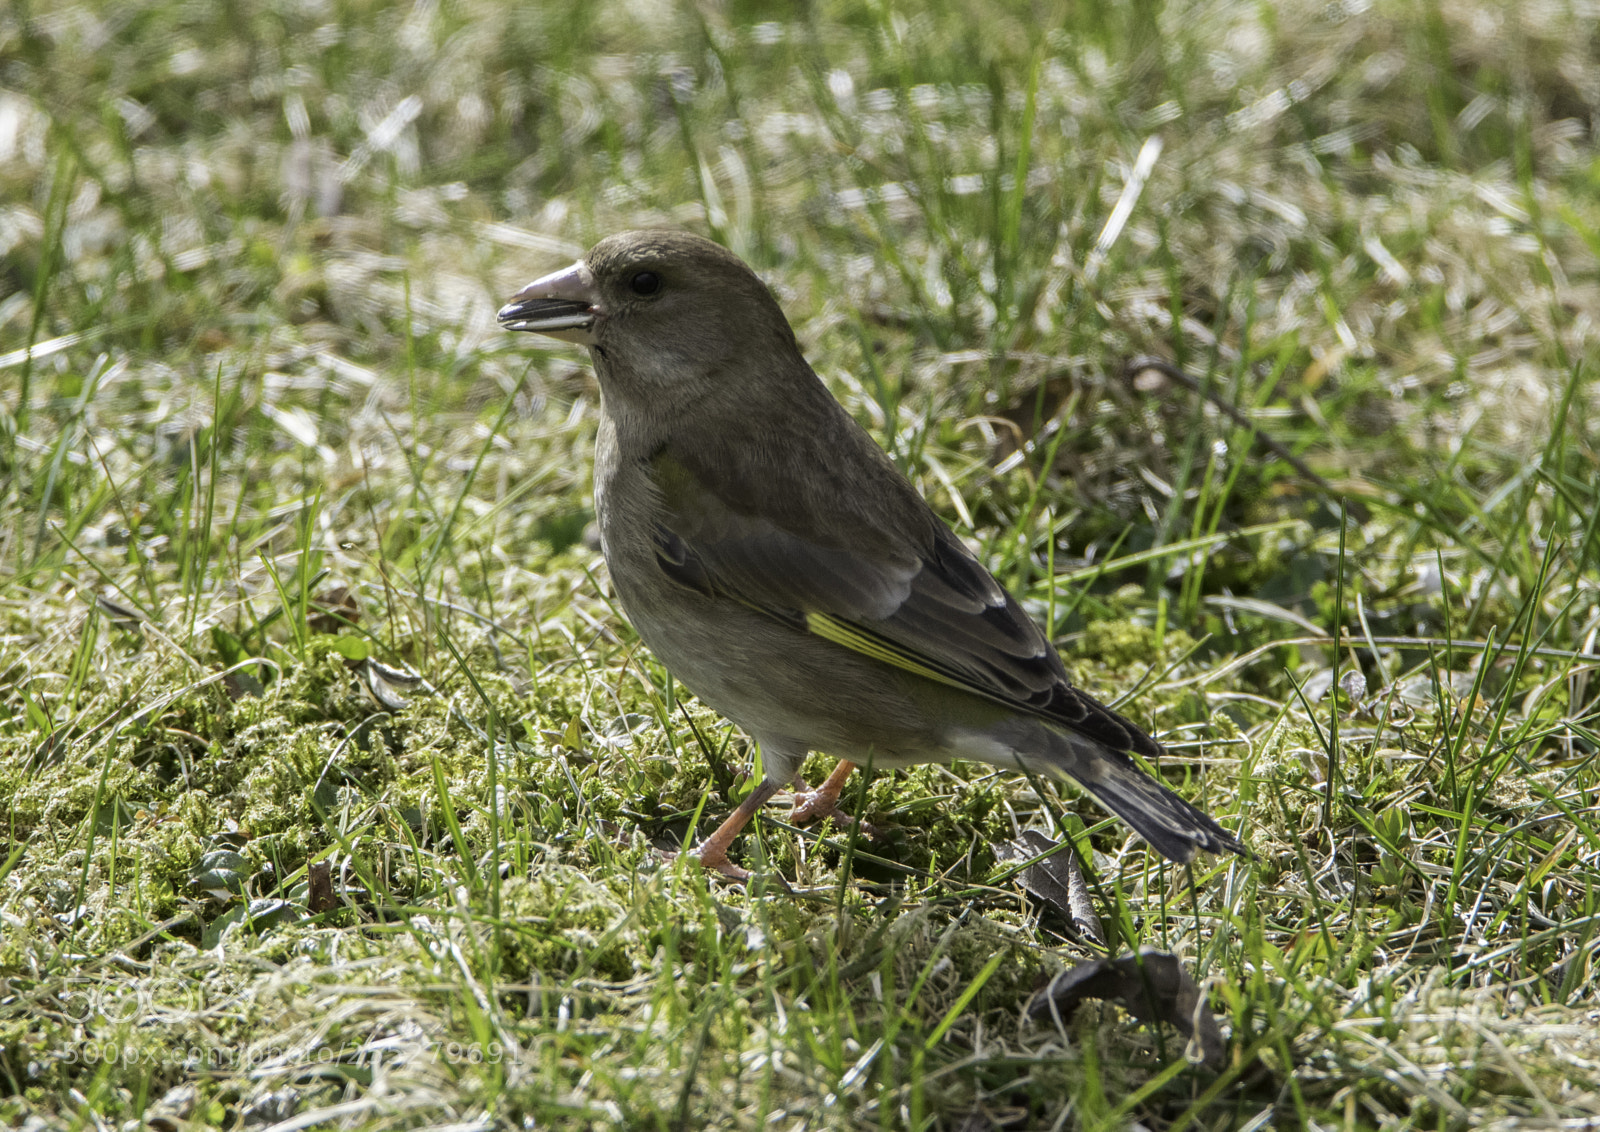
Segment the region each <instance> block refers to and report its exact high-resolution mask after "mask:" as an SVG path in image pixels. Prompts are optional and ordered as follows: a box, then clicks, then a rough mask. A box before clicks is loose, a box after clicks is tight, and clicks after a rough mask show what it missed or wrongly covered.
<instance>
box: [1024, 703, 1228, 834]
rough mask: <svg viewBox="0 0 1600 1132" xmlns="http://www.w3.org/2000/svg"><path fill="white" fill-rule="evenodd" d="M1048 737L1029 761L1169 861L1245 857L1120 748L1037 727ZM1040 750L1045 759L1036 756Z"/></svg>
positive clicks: (1220, 831)
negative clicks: (1201, 855) (1079, 791)
mask: <svg viewBox="0 0 1600 1132" xmlns="http://www.w3.org/2000/svg"><path fill="white" fill-rule="evenodd" d="M1040 730H1041V731H1044V732H1045V733H1046V734H1047V736H1048V740H1047V741H1046V742H1045V743H1043V744H1040V746H1042V747H1043V750H1042V751H1040V749H1039V746H1036V747H1034V751H1036V752H1038V754H1035V755H1034V758H1033V759H1030V760H1028V761H1029V762H1035V761H1037V762H1042V763H1044V764H1045V765H1044V766H1041V767H1039V768H1038V769H1041V770H1048V771H1050V772H1052V773H1055V774H1058V775H1064V776H1065V777H1067V778H1070V779H1072V781H1073V782H1075V783H1077V784H1078V785H1079V786H1080V787H1082V788H1083V789H1084V790H1085V791H1087V792H1088V793H1089V794H1090V795H1091V796H1092V797H1093V798H1094V799H1095V800H1096V801H1098V802H1099V803H1100V804H1101V805H1102V806H1104V807H1105V808H1106V809H1108V810H1110V811H1111V812H1112V813H1114V814H1116V815H1117V816H1118V817H1119V818H1121V819H1122V820H1123V821H1125V822H1127V823H1128V824H1129V825H1130V826H1132V827H1133V829H1134V830H1135V831H1136V832H1137V833H1138V834H1139V835H1140V836H1141V837H1143V838H1144V839H1145V840H1146V841H1148V842H1149V843H1150V844H1151V846H1153V847H1154V848H1155V850H1156V852H1158V853H1160V854H1161V855H1162V856H1163V857H1165V858H1167V859H1168V860H1169V861H1176V862H1178V863H1179V864H1184V863H1186V862H1188V861H1190V860H1193V859H1194V855H1195V851H1196V850H1199V849H1204V850H1205V851H1206V852H1208V853H1225V852H1226V853H1237V854H1239V856H1241V857H1248V856H1250V851H1249V850H1248V849H1246V848H1245V847H1244V844H1243V843H1242V842H1240V841H1239V839H1238V838H1236V837H1234V836H1233V835H1232V834H1231V833H1229V832H1228V831H1227V830H1225V829H1223V828H1222V827H1221V826H1220V825H1218V824H1217V823H1216V821H1214V820H1213V819H1212V818H1211V816H1210V815H1209V814H1206V813H1205V812H1203V811H1201V810H1198V809H1196V808H1195V807H1194V806H1191V805H1190V804H1189V803H1188V802H1185V801H1184V800H1183V799H1182V798H1180V797H1178V796H1177V795H1176V794H1174V793H1173V792H1172V791H1171V790H1168V789H1167V788H1166V787H1165V786H1163V785H1162V784H1161V783H1159V782H1157V781H1156V780H1155V779H1154V778H1151V777H1150V776H1149V775H1148V774H1146V773H1145V772H1144V771H1142V770H1140V769H1139V767H1138V764H1136V763H1135V762H1134V761H1133V760H1132V759H1131V758H1129V757H1128V756H1127V754H1125V753H1124V752H1122V751H1117V750H1113V749H1111V748H1110V747H1107V746H1105V745H1104V744H1102V743H1100V742H1097V741H1096V740H1094V739H1091V738H1088V737H1087V736H1084V735H1078V734H1075V733H1073V732H1071V731H1068V730H1066V729H1064V728H1056V727H1051V726H1048V725H1045V726H1042V727H1041V728H1040ZM1040 754H1042V755H1043V756H1044V757H1043V758H1040V757H1039V755H1040Z"/></svg>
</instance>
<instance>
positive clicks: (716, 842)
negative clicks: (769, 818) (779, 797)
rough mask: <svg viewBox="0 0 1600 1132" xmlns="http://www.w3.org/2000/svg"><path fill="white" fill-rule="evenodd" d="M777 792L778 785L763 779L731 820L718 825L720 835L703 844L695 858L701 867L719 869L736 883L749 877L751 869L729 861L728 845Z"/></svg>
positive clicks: (741, 803) (729, 817) (717, 833)
mask: <svg viewBox="0 0 1600 1132" xmlns="http://www.w3.org/2000/svg"><path fill="white" fill-rule="evenodd" d="M777 792H778V784H777V783H776V782H774V781H772V779H770V778H763V779H762V780H761V782H760V783H759V784H758V785H757V786H756V788H755V789H754V790H752V791H750V796H749V797H747V798H746V799H745V800H744V801H742V802H740V803H739V808H738V809H736V810H734V811H733V813H731V814H729V815H728V820H727V821H725V822H723V823H722V824H721V825H719V826H717V830H716V832H715V833H713V834H712V835H711V836H710V837H708V838H706V839H705V840H704V841H702V842H701V843H700V848H699V850H698V851H696V853H695V858H696V859H697V860H698V861H699V862H700V866H701V868H706V869H712V870H715V871H716V872H719V873H721V874H722V875H723V876H725V877H727V878H728V879H729V880H734V881H742V880H745V879H746V878H747V877H749V875H750V870H749V869H741V868H740V867H739V866H738V865H736V864H734V863H733V862H732V861H730V860H728V846H730V845H732V844H733V839H734V838H735V837H738V836H739V831H740V830H742V829H743V828H744V827H745V826H747V825H749V824H750V819H751V818H753V817H755V816H756V811H757V810H759V809H760V808H761V807H762V806H764V805H766V802H767V799H768V798H770V797H772V796H773V795H774V794H776V793H777Z"/></svg>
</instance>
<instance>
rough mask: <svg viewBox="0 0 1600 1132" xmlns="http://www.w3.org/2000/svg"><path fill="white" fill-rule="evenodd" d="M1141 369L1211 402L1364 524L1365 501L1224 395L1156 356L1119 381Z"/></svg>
mask: <svg viewBox="0 0 1600 1132" xmlns="http://www.w3.org/2000/svg"><path fill="white" fill-rule="evenodd" d="M1145 370H1155V371H1156V372H1157V373H1159V374H1160V375H1161V376H1162V377H1165V378H1168V379H1169V380H1171V381H1175V382H1177V383H1178V384H1179V385H1181V386H1183V387H1184V388H1185V389H1187V390H1188V391H1189V392H1191V393H1193V394H1194V395H1195V396H1197V397H1204V398H1205V399H1206V400H1208V401H1210V402H1211V403H1212V404H1213V405H1215V406H1216V407H1217V409H1218V410H1219V411H1220V412H1221V413H1222V414H1223V415H1224V416H1226V417H1228V418H1229V419H1230V420H1232V421H1233V423H1234V424H1236V425H1238V426H1239V427H1240V428H1247V429H1249V430H1250V432H1251V434H1252V435H1253V436H1254V437H1255V438H1256V441H1257V442H1258V443H1260V444H1261V446H1262V447H1264V448H1266V449H1267V450H1268V451H1269V452H1271V453H1272V454H1273V455H1274V456H1276V457H1278V458H1279V459H1280V460H1282V461H1284V463H1286V464H1288V465H1289V466H1290V467H1291V468H1293V469H1294V470H1295V471H1296V472H1299V473H1300V476H1301V478H1303V479H1305V480H1306V481H1307V482H1309V483H1311V484H1314V485H1315V486H1316V487H1317V489H1318V490H1319V491H1322V492H1324V493H1326V494H1328V495H1331V496H1333V497H1334V498H1336V499H1342V500H1344V502H1345V506H1346V507H1347V508H1348V509H1349V513H1350V516H1351V517H1352V518H1354V519H1355V520H1356V522H1358V523H1365V522H1366V521H1367V520H1368V519H1370V518H1372V513H1371V512H1370V511H1368V510H1367V507H1366V504H1364V503H1362V502H1361V500H1359V499H1355V498H1352V497H1351V496H1349V495H1348V494H1346V493H1345V492H1342V491H1340V490H1339V489H1338V488H1336V487H1334V486H1333V485H1332V484H1331V483H1329V482H1328V481H1327V480H1325V479H1323V478H1322V477H1321V476H1319V475H1317V473H1316V472H1314V471H1312V470H1311V467H1310V465H1308V464H1307V463H1306V462H1305V461H1304V460H1302V459H1300V457H1298V456H1296V455H1295V454H1294V453H1293V452H1291V451H1289V449H1288V448H1286V447H1285V446H1284V445H1283V444H1282V443H1281V442H1280V441H1279V440H1278V439H1277V438H1276V437H1274V436H1272V435H1271V434H1270V433H1268V432H1266V431H1264V430H1263V429H1262V427H1261V425H1260V424H1259V423H1257V422H1256V421H1253V420H1251V419H1250V418H1249V417H1248V416H1247V415H1246V414H1245V413H1244V411H1243V410H1241V409H1240V408H1239V407H1238V406H1237V405H1235V404H1234V403H1233V402H1232V401H1229V400H1228V399H1227V398H1226V397H1224V396H1223V395H1222V394H1220V393H1218V392H1217V391H1216V390H1214V389H1210V388H1206V387H1202V386H1201V384H1200V383H1199V382H1198V381H1196V380H1195V379H1194V378H1192V377H1190V376H1189V375H1188V374H1186V373H1184V372H1183V371H1182V370H1181V369H1179V368H1178V367H1177V366H1175V365H1173V364H1172V363H1171V362H1165V361H1162V360H1161V359H1160V358H1150V357H1138V358H1134V359H1133V360H1132V361H1130V362H1129V363H1128V364H1127V365H1126V366H1125V367H1124V368H1123V370H1122V380H1124V381H1126V382H1128V383H1129V384H1130V385H1131V384H1132V383H1133V380H1134V378H1136V377H1138V376H1139V375H1140V374H1141V373H1143V372H1145Z"/></svg>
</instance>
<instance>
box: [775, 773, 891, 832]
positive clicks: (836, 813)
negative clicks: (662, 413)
mask: <svg viewBox="0 0 1600 1132" xmlns="http://www.w3.org/2000/svg"><path fill="white" fill-rule="evenodd" d="M855 769H856V764H855V763H853V762H849V761H843V762H841V763H840V764H839V765H838V766H836V767H834V768H833V773H832V774H830V775H828V779H827V781H826V782H824V783H823V784H822V785H821V786H819V787H817V788H816V789H815V790H809V789H807V788H806V784H805V783H804V782H802V781H800V779H799V778H798V777H797V778H796V779H795V789H794V809H793V810H792V811H790V813H789V820H790V821H792V822H794V824H795V825H805V824H806V823H807V822H813V821H821V820H822V819H823V818H833V819H834V820H835V821H837V822H839V824H841V825H851V824H854V825H856V826H858V827H860V829H861V832H862V833H864V834H866V835H867V836H868V837H870V838H872V839H873V840H877V838H878V831H877V830H876V829H874V828H873V827H872V826H871V825H870V824H869V823H868V822H865V821H863V820H861V819H860V818H853V817H851V816H850V815H849V814H846V813H843V812H841V811H840V809H839V795H840V794H841V793H843V792H844V784H845V780H846V779H848V778H849V777H850V772H851V771H853V770H855Z"/></svg>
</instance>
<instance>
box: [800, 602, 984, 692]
mask: <svg viewBox="0 0 1600 1132" xmlns="http://www.w3.org/2000/svg"><path fill="white" fill-rule="evenodd" d="M805 616H806V629H807V630H808V631H809V632H811V633H814V634H816V635H817V636H819V637H821V638H822V639H823V640H827V641H832V642H833V643H834V644H836V645H843V646H844V647H845V648H847V649H850V650H851V651H852V652H858V653H860V654H861V655H862V656H870V657H871V658H872V659H873V660H881V661H882V662H883V663H884V664H892V665H894V667H896V668H901V669H904V670H905V671H907V672H911V673H915V674H916V675H918V676H922V677H926V678H927V679H929V680H937V681H938V682H939V683H941V684H948V685H950V687H952V688H961V689H962V690H964V691H968V692H971V691H976V690H977V689H974V688H972V687H971V686H970V685H968V684H967V683H966V682H965V681H962V680H957V679H955V678H954V677H952V676H947V675H945V674H944V673H943V672H940V671H938V670H937V669H934V668H929V667H928V666H927V665H926V664H924V663H922V661H921V660H919V659H918V658H917V656H916V654H914V653H909V652H906V651H905V650H904V649H900V648H896V647H895V646H894V645H892V644H890V643H889V642H888V641H885V640H883V639H882V638H880V637H876V636H873V635H871V634H869V633H864V632H862V631H861V630H860V629H857V628H856V627H855V626H853V625H850V624H848V623H846V622H843V621H840V620H838V619H837V618H834V617H830V616H828V615H827V614H826V613H807V614H806V615H805Z"/></svg>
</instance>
